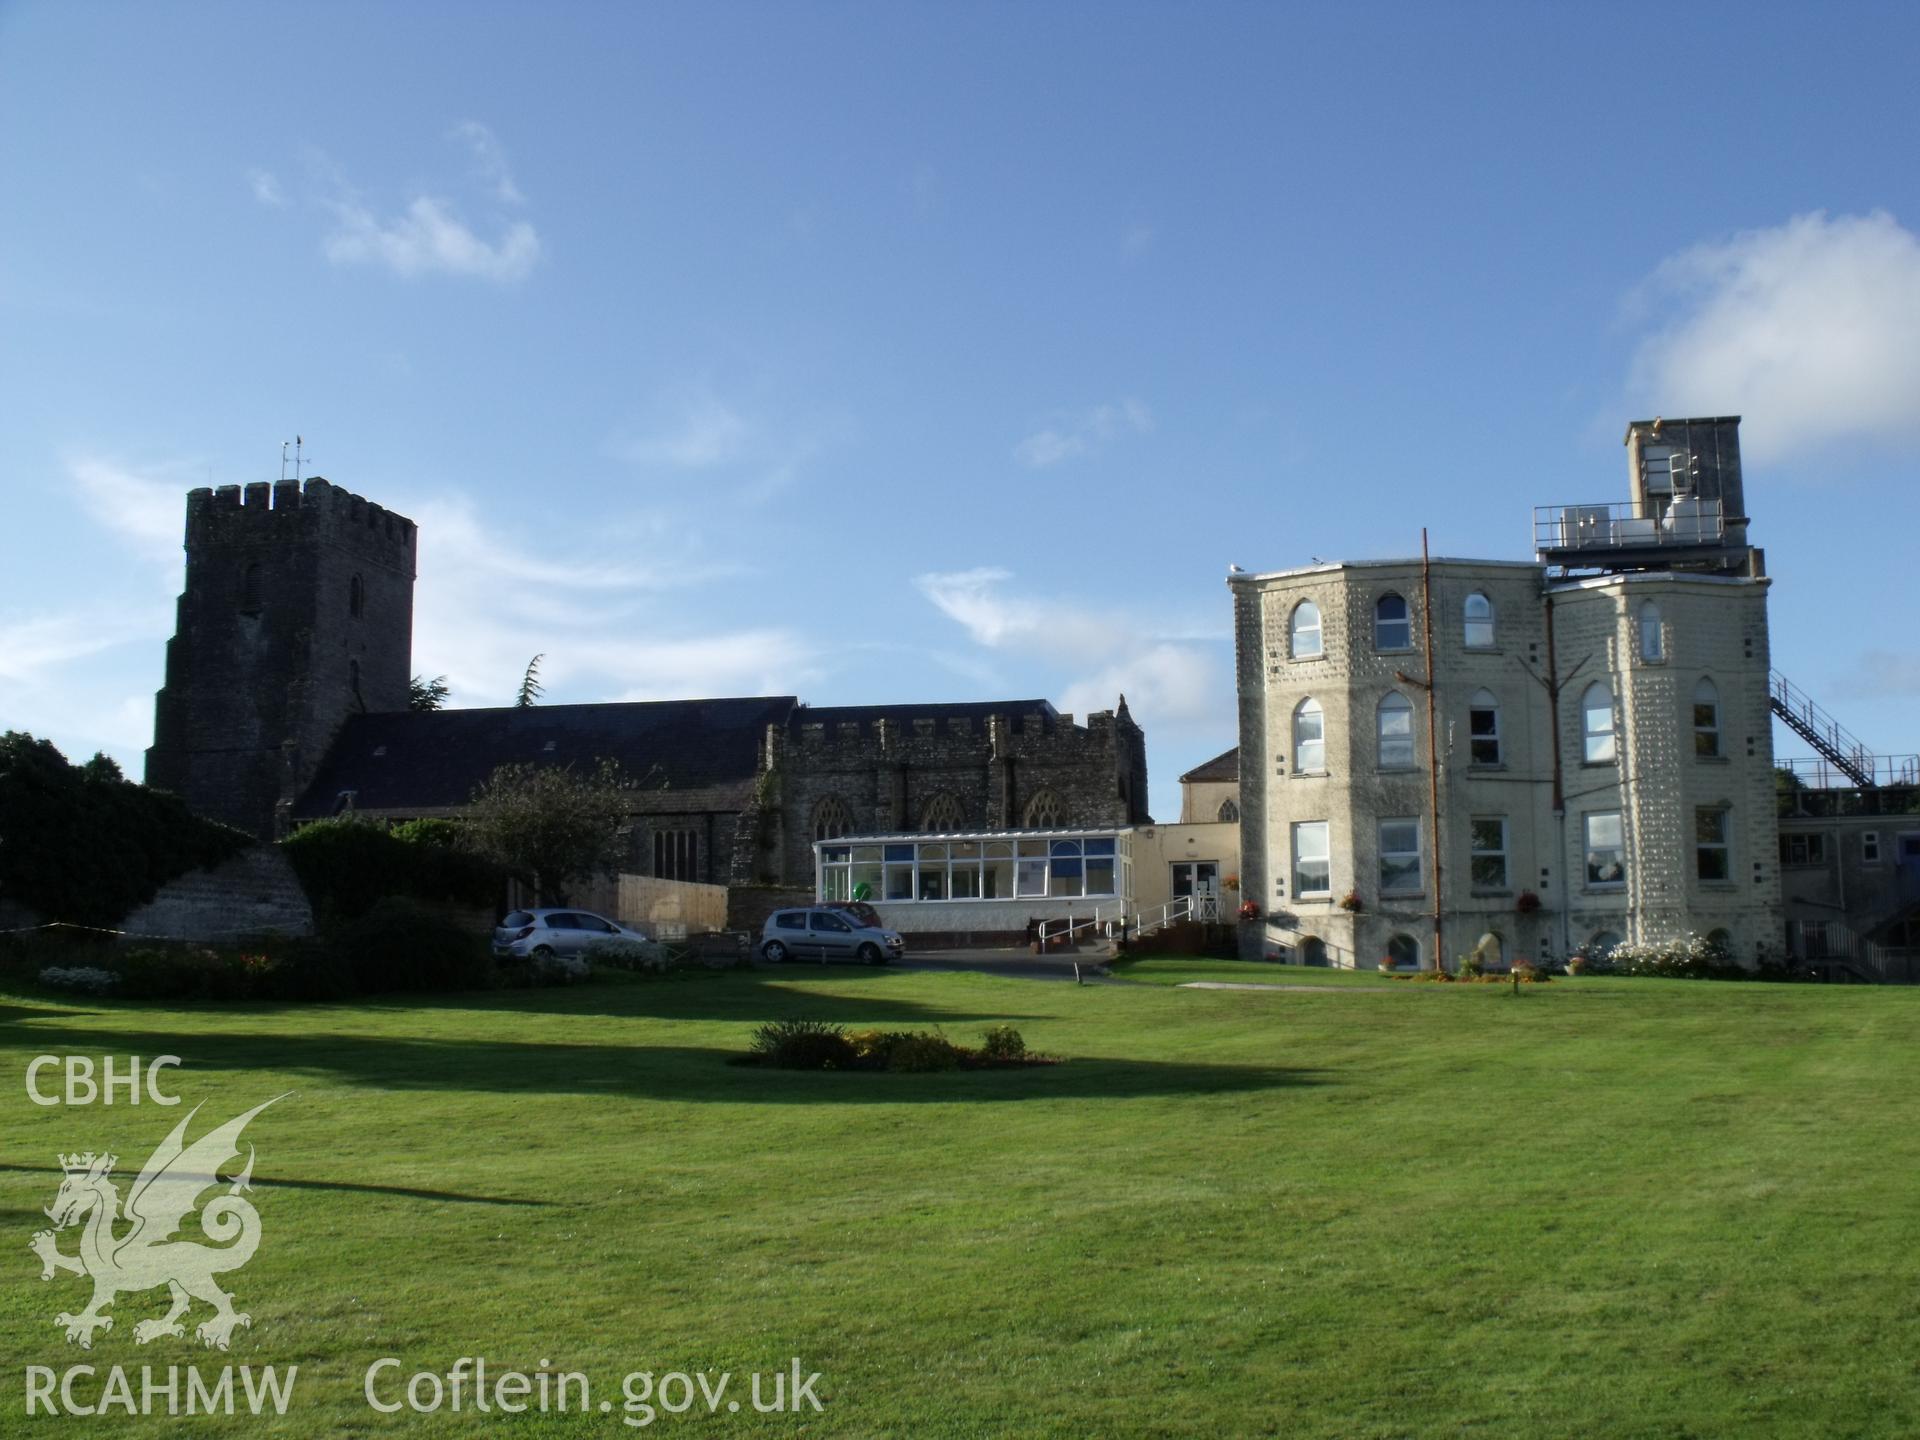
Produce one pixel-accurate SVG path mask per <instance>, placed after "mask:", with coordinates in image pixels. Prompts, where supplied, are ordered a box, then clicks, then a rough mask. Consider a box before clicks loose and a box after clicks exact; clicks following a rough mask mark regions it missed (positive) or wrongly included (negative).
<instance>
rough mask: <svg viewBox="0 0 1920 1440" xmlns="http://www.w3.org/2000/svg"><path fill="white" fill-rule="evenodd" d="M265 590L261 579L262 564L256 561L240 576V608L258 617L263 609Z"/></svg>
mask: <svg viewBox="0 0 1920 1440" xmlns="http://www.w3.org/2000/svg"><path fill="white" fill-rule="evenodd" d="M265 588H266V587H265V586H264V584H263V583H262V581H261V578H260V562H259V561H257V560H256V561H255V562H254V563H253V564H251V565H249V566H247V568H246V569H245V570H243V571H242V572H241V574H240V608H241V609H242V610H243V611H245V612H246V613H247V614H249V615H257V614H258V613H259V612H260V610H261V609H262V608H263V604H264V601H263V595H264V592H265Z"/></svg>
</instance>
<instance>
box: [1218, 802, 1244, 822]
mask: <svg viewBox="0 0 1920 1440" xmlns="http://www.w3.org/2000/svg"><path fill="white" fill-rule="evenodd" d="M1218 819H1219V820H1220V823H1221V824H1223V825H1227V824H1235V823H1237V822H1238V821H1239V819H1240V802H1239V801H1237V800H1222V801H1221V802H1220V814H1219V816H1218Z"/></svg>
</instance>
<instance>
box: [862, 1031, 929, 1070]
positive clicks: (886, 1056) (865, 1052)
mask: <svg viewBox="0 0 1920 1440" xmlns="http://www.w3.org/2000/svg"><path fill="white" fill-rule="evenodd" d="M912 1038H913V1035H912V1032H910V1031H907V1030H855V1031H853V1032H852V1033H851V1034H849V1035H848V1036H847V1043H848V1044H849V1045H851V1046H853V1058H854V1062H855V1063H856V1064H857V1065H858V1066H859V1067H860V1068H862V1069H867V1070H885V1069H886V1068H887V1066H888V1064H889V1062H891V1061H892V1059H893V1051H894V1047H895V1046H897V1045H901V1044H904V1043H905V1042H906V1041H908V1040H911V1039H912Z"/></svg>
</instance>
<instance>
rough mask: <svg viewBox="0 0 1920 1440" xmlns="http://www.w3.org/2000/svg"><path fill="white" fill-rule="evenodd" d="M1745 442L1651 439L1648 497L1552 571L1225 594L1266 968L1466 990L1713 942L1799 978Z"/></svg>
mask: <svg viewBox="0 0 1920 1440" xmlns="http://www.w3.org/2000/svg"><path fill="white" fill-rule="evenodd" d="M1738 424H1739V422H1738V420H1737V418H1720V419H1710V420H1681V421H1636V422H1634V424H1633V425H1631V426H1629V427H1628V431H1627V440H1626V445H1627V452H1628V462H1629V473H1630V482H1631V488H1630V494H1631V498H1630V499H1629V500H1627V501H1626V502H1623V503H1620V504H1610V505H1577V506H1560V507H1554V508H1553V509H1551V510H1548V511H1543V512H1540V513H1539V515H1538V516H1537V517H1536V531H1537V534H1536V543H1537V545H1538V554H1539V558H1538V559H1537V560H1536V561H1534V562H1512V561H1500V560H1458V559H1435V560H1433V561H1432V562H1431V563H1430V564H1428V563H1426V562H1423V561H1422V560H1420V559H1412V560H1392V561H1365V562H1357V563H1345V564H1316V565H1312V566H1308V567H1304V568H1300V569H1292V570H1281V571H1276V572H1272V573H1267V574H1247V573H1234V574H1231V575H1230V576H1229V577H1228V583H1229V586H1230V588H1231V591H1232V594H1233V599H1234V614H1235V633H1236V645H1237V651H1238V691H1239V711H1240V714H1239V721H1240V823H1241V852H1242V853H1241V877H1242V887H1243V888H1242V894H1243V895H1244V897H1245V898H1247V899H1249V900H1253V901H1255V902H1256V903H1257V904H1258V905H1259V906H1260V909H1261V916H1260V919H1259V920H1258V921H1257V922H1253V923H1249V924H1246V925H1244V926H1243V927H1242V947H1243V951H1244V952H1245V953H1248V954H1250V955H1280V956H1281V957H1282V958H1289V959H1298V960H1302V961H1305V962H1307V963H1328V964H1333V965H1339V966H1350V967H1356V968H1361V969H1367V968H1373V967H1375V966H1380V965H1385V964H1399V965H1402V966H1405V965H1412V964H1416V963H1417V964H1427V965H1430V964H1431V963H1432V960H1433V956H1434V953H1435V949H1436V946H1437V948H1438V951H1439V954H1440V955H1441V956H1442V957H1443V959H1444V960H1445V962H1446V963H1447V964H1448V965H1449V967H1451V965H1452V963H1453V961H1454V960H1455V958H1456V957H1458V956H1460V955H1463V954H1466V953H1468V952H1470V951H1475V950H1478V951H1479V952H1480V953H1481V954H1482V955H1483V956H1485V957H1487V958H1489V959H1504V960H1512V959H1515V958H1520V957H1528V958H1532V957H1537V956H1540V955H1543V954H1547V955H1552V956H1554V957H1565V956H1566V955H1568V954H1569V953H1571V952H1573V951H1575V950H1581V949H1593V948H1600V947H1605V946H1607V945H1609V944H1612V943H1615V942H1617V941H1619V940H1623V939H1625V940H1658V939H1664V938H1668V937H1672V936H1677V935H1680V934H1684V933H1686V932H1688V931H1693V932H1697V933H1699V934H1702V935H1707V934H1711V933H1714V932H1719V933H1720V938H1722V939H1723V940H1724V941H1725V942H1726V943H1727V944H1728V945H1729V946H1730V948H1731V949H1732V951H1733V953H1734V954H1735V955H1736V956H1737V957H1739V958H1741V959H1742V960H1744V961H1746V962H1747V963H1754V962H1755V961H1756V960H1758V959H1759V958H1761V957H1763V956H1771V957H1774V958H1778V956H1779V953H1780V943H1781V942H1780V937H1781V935H1782V923H1781V892H1780V875H1779V860H1778V828H1777V819H1776V810H1775V801H1774V780H1773V773H1772V771H1773V751H1772V735H1771V715H1770V711H1769V703H1768V650H1767V611H1766V600H1767V588H1768V581H1767V579H1766V578H1765V575H1764V566H1763V562H1762V557H1761V555H1760V552H1758V551H1756V550H1753V549H1751V548H1750V547H1749V546H1748V545H1747V543H1746V517H1745V513H1744V504H1743V490H1742V485H1741V477H1740V464H1739V444H1738ZM1429 631H1430V632H1431V633H1429ZM1429 641H1431V650H1430V651H1429ZM1429 653H1430V654H1431V657H1432V669H1433V683H1432V687H1431V694H1429V690H1428V688H1427V685H1426V683H1425V682H1426V681H1427V678H1428V676H1427V665H1428V655H1429ZM1430 706H1431V714H1432V722H1431V725H1430V724H1429V707H1430ZM1436 811H1437V816H1436ZM1436 835H1437V836H1438V837H1439V843H1438V844H1437V845H1436V844H1435V843H1434V837H1435V836H1436ZM1436 935H1437V936H1438V938H1437V939H1436Z"/></svg>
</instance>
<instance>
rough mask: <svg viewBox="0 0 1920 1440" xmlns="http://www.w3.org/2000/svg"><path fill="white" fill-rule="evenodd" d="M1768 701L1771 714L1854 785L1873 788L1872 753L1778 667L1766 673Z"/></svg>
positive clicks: (1874, 771)
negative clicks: (1782, 721) (1783, 722)
mask: <svg viewBox="0 0 1920 1440" xmlns="http://www.w3.org/2000/svg"><path fill="white" fill-rule="evenodd" d="M1767 703H1768V704H1769V705H1770V706H1772V707H1773V713H1774V714H1776V715H1778V716H1779V717H1780V718H1781V719H1782V720H1784V721H1785V722H1786V724H1787V728H1788V729H1790V730H1792V731H1793V733H1794V734H1796V735H1798V736H1799V737H1800V738H1801V739H1802V740H1804V741H1806V742H1807V743H1808V744H1809V745H1811V746H1812V747H1813V748H1814V749H1815V750H1818V751H1819V752H1820V754H1821V755H1822V756H1823V757H1824V758H1825V759H1826V760H1827V761H1828V762H1829V763H1831V764H1832V765H1833V767H1834V768H1835V769H1837V770H1838V771H1839V772H1840V773H1841V774H1842V775H1845V776H1846V777H1847V778H1848V779H1849V780H1851V781H1852V782H1853V783H1854V784H1855V785H1859V786H1863V787H1865V788H1867V789H1872V788H1873V787H1874V786H1875V785H1876V784H1878V783H1879V782H1878V781H1877V780H1875V779H1874V776H1875V774H1876V773H1877V765H1876V759H1875V756H1874V753H1873V752H1872V751H1871V750H1869V749H1868V748H1867V747H1866V746H1865V745H1863V744H1862V743H1861V742H1860V741H1859V740H1856V739H1855V738H1854V737H1853V736H1852V735H1850V734H1848V733H1847V731H1846V730H1844V729H1842V728H1841V725H1840V722H1839V721H1838V720H1836V719H1834V718H1833V717H1832V716H1831V715H1829V714H1827V712H1826V711H1824V710H1822V709H1821V708H1820V707H1819V706H1818V705H1816V704H1814V703H1813V697H1812V696H1810V695H1808V694H1807V693H1806V692H1805V691H1803V690H1801V689H1800V688H1799V687H1798V686H1797V685H1795V684H1794V683H1793V682H1792V681H1791V680H1789V679H1787V677H1786V676H1784V675H1782V674H1781V673H1780V672H1779V671H1778V670H1770V671H1768V672H1767Z"/></svg>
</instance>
